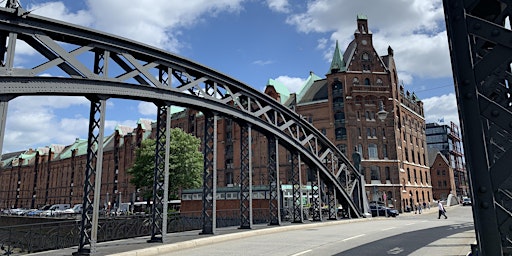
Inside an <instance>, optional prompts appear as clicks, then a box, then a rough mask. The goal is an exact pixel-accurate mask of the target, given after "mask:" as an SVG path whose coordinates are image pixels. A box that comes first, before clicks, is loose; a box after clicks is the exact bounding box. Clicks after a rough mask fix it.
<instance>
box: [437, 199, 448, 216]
mask: <svg viewBox="0 0 512 256" xmlns="http://www.w3.org/2000/svg"><path fill="white" fill-rule="evenodd" d="M437 207H439V216H438V217H437V218H438V219H440V218H441V215H443V216H444V218H445V219H448V217H447V216H446V210H445V209H444V206H443V204H442V203H441V200H439V201H437Z"/></svg>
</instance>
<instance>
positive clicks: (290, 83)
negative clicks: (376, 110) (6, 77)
mask: <svg viewBox="0 0 512 256" xmlns="http://www.w3.org/2000/svg"><path fill="white" fill-rule="evenodd" d="M20 2H21V4H22V6H23V7H24V8H25V9H27V10H32V13H34V14H37V15H41V16H46V17H50V18H53V19H57V20H62V21H67V22H71V23H74V24H78V25H82V26H85V27H89V28H93V29H97V30H100V31H105V32H108V33H111V34H115V35H119V36H123V37H127V38H130V39H133V40H136V41H140V42H143V43H146V44H149V45H152V46H155V47H158V48H162V49H165V50H167V51H170V52H172V53H175V54H178V55H181V56H183V57H185V58H188V59H191V60H193V61H196V62H199V63H201V64H204V65H207V66H209V67H211V68H213V69H216V70H218V71H220V72H222V73H225V74H227V75H229V76H231V77H233V78H235V79H238V80H240V81H242V82H244V83H246V84H249V85H250V86H253V87H254V88H257V89H259V90H263V87H264V86H265V85H266V83H267V81H268V79H270V78H272V79H276V80H278V81H280V82H282V83H283V84H285V85H286V86H287V87H288V88H289V90H290V91H291V92H295V91H297V90H298V89H299V88H300V86H301V85H302V84H303V83H304V81H305V79H306V78H307V77H308V75H309V72H310V71H312V72H314V73H315V74H317V75H318V76H320V77H324V76H325V73H326V72H327V70H328V68H329V66H330V60H331V58H332V53H333V49H334V46H335V42H336V40H338V41H339V43H340V48H341V49H342V50H344V49H345V48H346V46H347V45H348V43H349V42H350V41H351V40H352V38H353V34H354V31H355V28H356V17H357V14H364V15H366V16H367V17H368V23H369V27H370V30H371V32H372V33H373V37H374V46H375V48H376V50H377V52H378V53H379V54H380V55H385V54H387V50H386V49H387V48H388V46H391V47H392V48H393V49H394V53H395V54H394V55H395V61H396V65H397V68H398V70H399V74H398V76H399V79H400V80H402V81H403V83H404V85H405V88H406V89H407V90H409V91H412V92H415V93H416V94H417V95H418V96H419V97H420V99H422V100H423V102H424V106H425V117H426V120H427V122H433V121H437V120H439V119H440V118H444V120H445V123H449V122H450V121H454V122H456V123H457V124H458V123H459V121H458V115H457V107H456V100H455V95H454V87H453V79H452V73H451V65H450V58H449V53H448V41H447V39H446V31H445V30H446V27H445V24H444V12H443V9H442V2H441V0H429V1H424V0H380V1H374V0H358V1H353V0H316V1H311V0H310V1H290V0H260V1H256V0H215V1H211V0H187V1H178V0H138V1H126V0H108V1H105V0H86V1H76V0H64V1H45V0H28V1H27V0H20ZM36 58H37V57H36V55H35V54H34V51H33V50H30V49H28V47H27V46H26V45H25V46H24V45H18V46H17V52H16V63H15V65H17V66H31V64H30V63H32V62H33V61H34V60H35V59H36ZM88 111H89V102H88V101H87V100H86V99H85V98H82V97H19V98H16V99H14V100H12V101H10V102H9V109H8V115H7V128H6V133H5V138H4V146H3V152H4V153H6V152H13V151H18V150H25V149H28V148H37V147H41V146H48V145H51V144H63V145H69V144H71V143H73V141H74V140H75V138H78V137H79V138H87V127H88V126H87V124H88ZM155 112H156V108H155V107H154V105H153V104H152V103H145V102H137V101H128V100H109V101H108V105H107V113H106V114H107V121H106V133H107V134H110V133H111V132H112V131H113V129H114V127H115V126H116V125H117V124H122V125H128V126H131V127H135V126H136V122H137V120H138V119H139V118H147V119H155Z"/></svg>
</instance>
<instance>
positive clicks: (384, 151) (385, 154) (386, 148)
mask: <svg viewBox="0 0 512 256" xmlns="http://www.w3.org/2000/svg"><path fill="white" fill-rule="evenodd" d="M382 156H384V158H388V145H386V144H384V145H382Z"/></svg>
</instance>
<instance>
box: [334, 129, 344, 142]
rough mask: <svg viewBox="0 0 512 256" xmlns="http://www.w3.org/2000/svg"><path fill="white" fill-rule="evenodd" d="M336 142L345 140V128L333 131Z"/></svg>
mask: <svg viewBox="0 0 512 256" xmlns="http://www.w3.org/2000/svg"><path fill="white" fill-rule="evenodd" d="M335 133H336V140H343V139H346V138H347V129H346V128H345V127H339V128H336V130H335Z"/></svg>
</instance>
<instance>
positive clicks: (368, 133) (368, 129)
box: [366, 128, 372, 138]
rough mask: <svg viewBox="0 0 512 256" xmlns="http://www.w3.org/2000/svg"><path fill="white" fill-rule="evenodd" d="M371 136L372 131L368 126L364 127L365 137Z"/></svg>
mask: <svg viewBox="0 0 512 256" xmlns="http://www.w3.org/2000/svg"><path fill="white" fill-rule="evenodd" d="M371 136H372V132H371V130H370V128H366V137H368V138H370V137H371Z"/></svg>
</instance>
